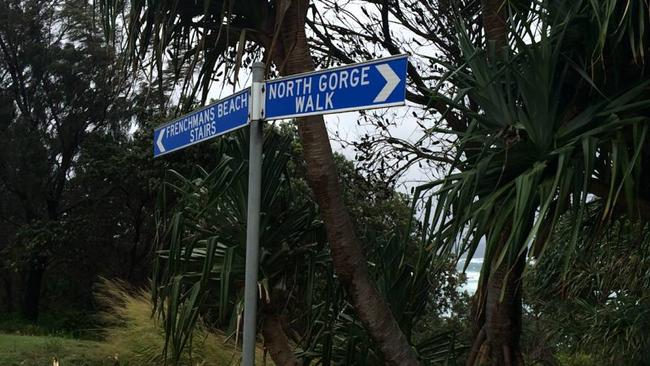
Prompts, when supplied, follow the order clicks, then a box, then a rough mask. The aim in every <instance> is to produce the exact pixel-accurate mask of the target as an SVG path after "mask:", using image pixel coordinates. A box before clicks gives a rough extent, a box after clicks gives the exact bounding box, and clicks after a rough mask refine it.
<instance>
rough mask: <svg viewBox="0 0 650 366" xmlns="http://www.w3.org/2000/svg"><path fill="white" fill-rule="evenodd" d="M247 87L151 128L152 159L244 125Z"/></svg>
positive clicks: (248, 95) (246, 115) (245, 123)
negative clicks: (152, 131)
mask: <svg viewBox="0 0 650 366" xmlns="http://www.w3.org/2000/svg"><path fill="white" fill-rule="evenodd" d="M249 100H250V88H246V89H244V90H242V91H240V92H239V93H236V94H233V95H231V96H229V97H227V98H224V99H221V100H220V101H218V102H215V103H212V104H210V105H208V106H205V107H203V108H200V109H197V110H195V111H193V112H192V113H189V114H186V115H184V116H182V117H179V118H177V119H175V120H173V121H171V122H169V123H167V124H164V125H162V126H159V127H156V129H155V130H154V133H153V136H154V144H153V156H154V158H156V157H158V156H162V155H165V154H168V153H170V152H172V151H176V150H179V149H182V148H185V147H188V146H190V145H194V144H196V143H199V142H202V141H205V140H208V139H211V138H213V137H216V136H219V135H223V134H224V133H227V132H230V131H232V130H235V129H237V128H240V127H243V126H245V125H247V124H248V107H249Z"/></svg>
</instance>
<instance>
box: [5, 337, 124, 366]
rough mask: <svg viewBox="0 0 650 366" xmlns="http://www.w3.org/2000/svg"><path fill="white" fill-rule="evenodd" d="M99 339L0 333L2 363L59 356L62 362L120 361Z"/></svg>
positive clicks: (39, 363) (86, 365) (23, 364)
mask: <svg viewBox="0 0 650 366" xmlns="http://www.w3.org/2000/svg"><path fill="white" fill-rule="evenodd" d="M101 345H102V344H101V343H100V342H95V341H86V340H77V339H69V338H61V337H54V336H26V335H13V334H0V365H3V366H32V365H33V366H44V365H52V360H53V357H55V356H56V357H59V361H60V364H61V366H73V365H74V366H100V365H101V366H104V365H110V366H113V365H120V366H122V365H124V364H118V363H116V361H115V360H114V359H113V355H111V354H109V353H108V352H107V351H106V350H105V348H104V347H101Z"/></svg>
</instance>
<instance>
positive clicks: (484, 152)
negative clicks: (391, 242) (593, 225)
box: [417, 0, 650, 365]
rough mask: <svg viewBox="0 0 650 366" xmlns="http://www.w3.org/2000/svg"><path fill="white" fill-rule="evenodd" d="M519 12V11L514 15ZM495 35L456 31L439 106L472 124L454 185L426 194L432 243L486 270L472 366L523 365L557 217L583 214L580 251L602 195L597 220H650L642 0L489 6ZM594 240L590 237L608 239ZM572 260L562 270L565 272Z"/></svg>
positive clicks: (439, 185)
mask: <svg viewBox="0 0 650 366" xmlns="http://www.w3.org/2000/svg"><path fill="white" fill-rule="evenodd" d="M517 5H519V7H517ZM482 12H483V18H482V19H483V26H484V27H485V36H484V37H482V38H480V39H479V40H478V43H477V42H476V38H471V37H470V36H469V35H468V31H467V30H466V28H465V25H464V21H463V19H459V21H458V26H457V34H458V45H459V48H460V51H461V53H462V55H463V62H462V63H461V64H449V63H444V64H442V65H443V66H445V67H446V69H447V73H446V74H445V75H444V77H443V79H442V81H441V82H442V83H445V84H446V85H447V86H448V88H444V90H451V91H453V95H450V94H448V93H435V94H434V95H433V96H432V97H433V98H434V99H435V100H436V101H438V102H444V103H446V104H447V105H448V106H449V107H450V108H453V109H454V110H456V111H459V112H460V113H462V114H463V115H464V116H466V117H467V118H469V120H470V121H471V123H470V125H469V127H468V128H467V130H465V131H453V130H451V131H448V132H449V133H456V134H459V138H458V140H457V142H456V151H457V152H458V153H457V156H456V159H455V162H454V164H453V165H452V166H451V168H450V169H449V172H448V174H447V175H446V176H445V177H444V178H442V179H440V180H437V181H434V182H431V183H429V184H426V185H424V186H422V187H420V189H419V190H418V193H417V194H418V195H421V194H424V193H430V194H431V195H433V199H434V200H435V203H436V204H435V205H434V206H433V207H434V208H432V209H431V210H429V213H430V214H431V219H430V222H431V224H432V227H431V231H430V238H431V241H432V242H433V243H435V244H436V245H437V248H438V250H439V251H440V252H443V253H448V252H450V251H453V250H459V251H460V252H462V253H466V254H467V257H468V259H467V263H469V258H471V257H472V256H473V254H474V252H475V250H476V249H477V246H478V245H479V242H480V241H481V240H485V241H486V253H485V262H484V263H485V264H484V267H483V270H482V276H481V282H480V285H479V291H478V293H477V295H476V297H475V302H474V307H473V316H474V318H475V322H476V325H477V326H476V331H475V340H474V345H473V347H472V349H471V351H470V355H469V357H468V365H522V364H523V357H522V355H521V352H520V349H519V336H520V332H521V276H522V273H523V271H524V268H525V264H526V256H527V255H528V256H532V257H538V256H540V255H542V254H543V252H544V249H545V248H546V246H547V243H548V240H549V235H548V234H549V233H550V232H552V231H553V228H554V226H555V225H556V223H557V221H558V218H559V217H560V216H561V215H563V214H564V213H566V212H572V213H574V215H575V216H574V217H575V219H574V220H573V221H572V222H571V230H570V232H571V236H570V240H569V241H568V246H569V247H570V248H572V247H575V246H576V243H577V240H578V233H579V231H580V227H581V225H582V220H583V217H584V215H585V211H586V205H587V203H588V202H589V201H590V200H591V199H592V197H593V196H598V197H601V198H602V199H603V202H604V204H603V205H602V210H601V212H600V216H599V220H600V222H601V226H600V227H602V224H604V223H606V222H608V220H610V219H611V218H612V217H613V216H616V215H617V214H618V213H620V212H621V210H623V211H625V212H628V213H629V214H630V215H632V216H634V217H645V218H646V219H647V215H646V214H645V212H646V211H645V210H644V209H645V208H647V207H648V206H647V204H648V202H649V201H648V199H649V198H650V191H649V190H648V188H647V187H644V186H641V185H639V183H640V182H642V179H643V177H647V176H648V169H644V167H646V166H647V160H645V159H642V158H641V157H642V156H644V157H645V156H647V155H648V154H649V151H648V150H649V149H647V146H648V144H647V143H648V135H647V129H648V107H649V106H650V102H648V96H649V93H648V82H647V79H648V75H647V71H646V69H645V68H644V67H643V61H644V59H643V55H644V54H645V53H646V52H647V51H648V46H647V42H646V38H647V36H646V35H645V33H644V31H643V30H644V29H645V28H646V27H647V25H648V21H649V19H648V17H647V14H648V8H647V4H646V3H644V2H631V1H623V2H620V1H619V2H616V1H609V0H604V1H575V2H570V3H566V2H560V1H550V0H549V1H547V0H539V1H531V2H525V3H523V2H513V3H505V2H501V1H485V2H483V9H482ZM599 233H600V232H599V231H598V230H596V231H595V232H594V233H592V235H593V236H594V237H596V236H598V235H599ZM571 253H573V251H572V250H567V252H566V255H565V256H564V258H563V268H564V273H566V271H567V270H568V268H569V266H570V263H571V260H572V259H571V258H572V257H571Z"/></svg>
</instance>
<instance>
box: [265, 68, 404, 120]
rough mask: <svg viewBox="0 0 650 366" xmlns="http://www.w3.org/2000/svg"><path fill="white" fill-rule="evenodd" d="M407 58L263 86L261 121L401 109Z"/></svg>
mask: <svg viewBox="0 0 650 366" xmlns="http://www.w3.org/2000/svg"><path fill="white" fill-rule="evenodd" d="M407 64H408V55H399V56H394V57H389V58H384V59H379V60H374V61H369V62H363V63H359V64H353V65H346V66H342V67H337V68H333V69H327V70H321V71H316V72H309V73H304V74H297V75H292V76H289V77H286V78H281V79H275V80H269V81H267V82H266V93H265V94H266V97H265V107H264V114H265V116H264V118H265V119H267V120H269V119H283V118H294V117H301V116H310V115H316V114H328V113H338V112H345V111H356V110H360V109H370V108H381V107H390V106H396V105H403V104H404V100H405V99H406V67H407Z"/></svg>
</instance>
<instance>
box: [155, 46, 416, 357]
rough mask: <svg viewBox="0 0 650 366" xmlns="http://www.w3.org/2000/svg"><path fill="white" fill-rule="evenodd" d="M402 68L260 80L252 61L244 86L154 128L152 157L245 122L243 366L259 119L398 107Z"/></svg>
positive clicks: (254, 260)
mask: <svg viewBox="0 0 650 366" xmlns="http://www.w3.org/2000/svg"><path fill="white" fill-rule="evenodd" d="M407 66H408V56H407V55H398V56H393V57H388V58H384V59H378V60H374V61H369V62H363V63H359V64H353V65H347V66H341V67H336V68H332V69H328V70H321V71H314V72H309V73H304V74H298V75H292V76H289V77H286V78H280V79H275V80H267V81H265V80H264V71H265V65H264V63H263V62H255V63H254V64H253V70H252V71H253V84H252V86H251V87H250V88H247V89H244V90H242V91H240V92H238V93H236V94H233V95H231V96H229V97H226V98H224V99H222V100H220V101H217V102H215V103H213V104H210V105H208V106H206V107H203V108H199V109H197V110H196V111H193V112H191V113H189V114H186V115H184V116H182V117H179V118H177V119H175V120H173V121H171V122H169V123H166V124H164V125H162V126H159V127H157V128H156V129H155V130H154V134H153V140H154V144H153V155H154V158H156V157H159V156H162V155H165V154H168V153H170V152H172V151H176V150H180V149H183V148H185V147H188V146H191V145H194V144H196V143H199V142H203V141H206V140H208V139H211V138H213V137H216V136H219V135H222V134H224V133H227V132H230V131H233V130H235V129H238V128H241V127H243V126H245V125H247V124H248V123H249V121H250V147H249V148H250V150H249V156H248V158H249V161H248V208H247V219H246V273H245V283H244V286H245V287H244V325H243V331H244V337H243V350H242V351H243V352H242V353H243V356H242V365H243V366H254V365H255V345H256V342H255V339H256V335H257V331H256V325H257V324H256V323H257V319H256V315H257V300H258V295H257V289H258V286H257V276H258V268H259V244H260V243H259V242H260V204H261V191H262V145H263V134H262V124H263V123H264V121H265V120H275V119H289V118H295V117H302V116H311V115H317V114H328V113H338V112H346V111H356V110H361V109H370V108H382V107H391V106H397V105H403V104H404V101H405V99H406V70H407Z"/></svg>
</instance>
